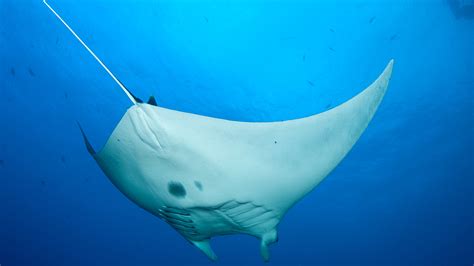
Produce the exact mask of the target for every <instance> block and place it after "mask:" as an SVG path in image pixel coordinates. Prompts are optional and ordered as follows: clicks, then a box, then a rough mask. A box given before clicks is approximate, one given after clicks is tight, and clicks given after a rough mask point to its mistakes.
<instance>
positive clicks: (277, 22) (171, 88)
mask: <svg viewBox="0 0 474 266" xmlns="http://www.w3.org/2000/svg"><path fill="white" fill-rule="evenodd" d="M453 1H454V0H446V1H445V0H411V1H408V0H405V1H401V0H400V1H395V0H385V1H375V0H372V1H362V0H354V1H349V0H345V1H343V0H337V1H316V0H313V1H310V0H308V1H301V0H300V1H293V0H273V1H271V0H241V1H238V0H227V1H224V0H218V1H210V0H208V1H198V0H195V1H191V0H188V1H171V0H168V1H164V0H161V1H151V0H148V1H146V0H141V1H131V0H128V1H125V0H115V1H112V0H108V1H107V0H82V1H72V0H50V4H51V5H52V6H53V7H54V8H56V10H57V11H58V12H60V14H61V15H62V16H63V17H64V18H65V19H66V20H67V21H68V22H69V23H70V24H71V26H72V27H73V28H74V29H76V31H77V32H78V33H79V34H80V35H81V36H82V37H83V38H84V40H85V41H86V42H87V43H88V44H89V45H90V46H91V48H92V49H93V50H94V51H95V52H96V53H97V54H98V55H99V56H100V57H101V58H102V59H103V61H104V62H105V63H106V64H107V65H108V66H109V67H110V68H111V69H112V71H113V72H114V73H115V74H116V75H117V76H118V77H119V78H120V79H121V80H122V82H123V83H125V84H126V86H127V87H128V88H129V89H131V90H132V91H133V92H134V94H136V95H137V96H139V97H142V98H145V99H146V98H148V96H150V95H155V96H156V97H157V102H158V105H160V106H162V107H166V108H170V109H175V110H180V111H186V112H191V113H197V114H202V115H208V116H214V117H220V118H226V119H232V120H242V121H276V120H285V119H293V118H300V117H304V116H308V115H311V114H315V113H319V112H322V111H324V110H326V109H328V108H332V107H334V106H337V105H338V104H340V103H342V102H344V101H346V100H348V99H349V98H351V97H352V96H354V95H355V94H357V93H358V92H360V91H361V90H363V89H364V88H365V87H366V86H367V85H368V84H370V83H371V82H372V81H373V80H374V79H375V78H376V77H377V75H378V74H379V73H380V72H381V71H382V69H383V67H384V66H385V65H386V63H387V62H388V61H389V59H391V58H394V59H395V60H396V63H395V68H394V72H393V77H392V81H391V84H390V87H389V91H388V93H387V95H386V97H385V99H384V101H383V103H382V104H381V106H380V109H379V111H378V113H377V114H376V116H375V118H374V120H373V121H372V122H371V124H370V125H369V127H368V128H367V131H366V132H365V133H364V134H363V136H362V137H361V139H360V140H359V142H358V143H357V144H356V145H355V147H354V149H353V150H352V151H351V152H350V153H349V155H348V156H347V157H346V158H345V159H344V161H343V162H342V163H341V164H340V165H339V166H338V167H337V168H336V169H335V170H334V171H333V172H332V173H331V174H330V175H329V176H328V177H327V179H326V180H325V181H324V182H323V183H322V184H321V185H320V186H318V187H317V188H316V189H315V190H314V191H313V192H312V193H311V194H309V195H308V196H307V197H305V198H304V199H303V200H302V201H301V202H299V203H298V204H296V206H295V207H294V208H292V209H291V210H290V211H289V212H288V214H287V215H286V217H285V218H284V219H283V220H282V222H281V224H280V225H279V239H280V241H279V242H278V243H277V244H275V245H273V246H271V253H272V254H271V261H270V263H269V265H273V264H275V265H279V264H285V265H305V264H307V265H327V264H357V265H367V264H377V265H379V264H391V265H408V264H410V265H472V264H473V263H474V230H473V229H474V196H473V191H474V166H473V165H474V156H473V153H474V103H473V101H474V98H473V91H474V20H473V19H472V16H467V15H466V16H462V15H459V14H460V13H459V12H453V11H455V9H453V6H452V3H453ZM449 2H451V5H450V4H449ZM464 2H466V3H467V2H469V1H464ZM471 3H472V1H471ZM471 15H472V14H471ZM0 106H1V107H0V108H1V109H0V110H1V112H0V264H1V265H2V266H10V265H175V264H176V265H190V264H203V265H206V264H212V263H211V262H209V261H208V259H207V258H206V257H205V256H204V255H203V254H201V253H200V252H199V251H198V250H197V249H196V248H194V247H192V246H191V245H190V244H189V243H188V242H187V241H185V240H184V239H183V238H182V237H181V236H180V235H179V234H178V233H177V232H175V231H174V230H173V229H171V228H170V227H169V225H167V224H165V223H164V222H162V221H161V220H159V219H157V218H156V217H154V216H152V215H151V214H149V213H147V212H145V211H144V210H142V209H140V208H139V207H137V206H136V205H135V204H133V203H132V202H131V201H129V200H128V199H127V198H125V197H124V196H123V195H122V194H121V193H120V192H119V191H118V190H117V189H116V188H115V187H114V186H113V185H112V184H111V183H110V181H109V180H108V179H107V178H106V177H105V175H104V174H103V173H102V172H101V170H100V169H99V167H98V166H97V165H96V163H95V162H94V161H93V159H92V158H91V156H90V155H89V154H88V153H87V150H86V148H85V146H84V143H83V141H82V138H81V135H80V132H79V130H78V128H77V126H76V121H79V122H80V123H81V124H82V125H83V126H84V128H85V130H86V131H87V132H88V135H89V137H90V139H91V142H92V144H93V145H94V146H95V147H96V149H98V148H100V147H101V146H102V145H103V144H104V142H105V140H106V139H107V137H108V136H109V134H110V133H111V131H112V130H113V128H114V127H115V126H116V124H117V123H118V121H119V120H120V118H121V116H122V115H123V114H124V112H125V110H126V109H127V108H128V107H130V102H129V100H128V99H127V97H126V96H125V95H124V94H123V92H122V91H120V88H119V87H118V86H117V85H116V84H115V83H114V82H113V81H112V80H111V78H110V77H109V76H108V75H107V74H106V73H105V71H104V70H103V69H101V68H100V66H99V65H98V64H97V62H95V61H94V59H93V58H92V57H91V56H90V55H89V54H88V53H87V52H86V50H85V49H84V48H83V47H82V46H80V44H79V43H78V42H77V40H76V39H74V38H73V37H72V35H71V34H70V33H69V32H68V31H67V30H66V29H65V28H64V26H63V25H62V24H60V22H59V21H58V20H57V19H56V18H55V17H54V16H53V15H52V13H51V12H50V11H49V10H48V9H47V8H46V7H45V6H44V5H43V4H42V2H41V1H40V0H0ZM295 182H296V181H295ZM282 196H284V195H282ZM212 244H213V247H214V250H215V252H216V253H217V255H218V256H219V261H218V262H217V264H218V265H227V264H235V265H262V260H261V258H260V255H259V242H258V240H257V239H255V238H253V237H250V236H245V235H234V236H225V237H217V238H214V239H213V240H212ZM217 264H215V265H217Z"/></svg>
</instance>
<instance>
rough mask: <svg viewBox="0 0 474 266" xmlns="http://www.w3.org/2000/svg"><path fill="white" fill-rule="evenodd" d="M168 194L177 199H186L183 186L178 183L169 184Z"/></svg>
mask: <svg viewBox="0 0 474 266" xmlns="http://www.w3.org/2000/svg"><path fill="white" fill-rule="evenodd" d="M168 192H169V193H170V194H171V195H173V196H175V197H177V198H184V197H186V189H184V187H183V185H182V184H181V183H180V182H169V183H168Z"/></svg>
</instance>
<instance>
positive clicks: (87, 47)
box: [43, 0, 137, 104]
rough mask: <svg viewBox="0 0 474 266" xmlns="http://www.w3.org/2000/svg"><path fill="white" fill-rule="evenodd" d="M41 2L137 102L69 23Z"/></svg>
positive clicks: (134, 101) (133, 100)
mask: <svg viewBox="0 0 474 266" xmlns="http://www.w3.org/2000/svg"><path fill="white" fill-rule="evenodd" d="M43 3H44V4H45V5H46V6H47V7H48V8H49V9H50V10H51V11H52V12H53V13H54V15H56V17H58V19H59V20H60V21H61V22H62V23H63V24H64V26H66V28H67V29H68V30H69V31H70V32H71V33H72V34H73V35H74V37H76V39H77V40H79V42H80V43H81V44H82V45H83V46H84V47H85V48H86V49H87V51H89V53H90V54H91V55H92V56H93V57H94V58H95V60H97V62H99V64H100V65H101V66H102V67H103V68H104V69H105V71H107V73H109V75H110V76H111V77H112V78H113V79H114V80H115V82H117V84H118V85H119V86H120V88H122V90H123V91H124V92H125V94H127V96H128V98H129V99H130V101H132V103H133V104H137V101H136V100H135V98H134V97H133V96H132V95H131V94H130V92H129V91H128V90H127V89H126V88H125V87H124V86H123V85H122V83H121V82H120V81H119V80H118V79H117V78H116V77H115V75H114V74H113V73H112V72H111V71H110V70H109V69H108V68H107V66H106V65H105V64H104V63H102V61H101V60H100V59H99V57H97V55H95V53H94V52H93V51H92V50H91V49H90V48H89V46H87V44H85V43H84V41H82V39H81V37H79V36H78V35H77V34H76V32H74V30H73V29H71V27H69V25H68V24H67V23H66V22H65V21H64V20H63V19H62V18H61V16H60V15H59V14H58V13H56V11H54V9H53V8H52V7H51V6H50V5H49V4H48V3H46V0H43Z"/></svg>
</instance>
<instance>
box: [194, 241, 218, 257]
mask: <svg viewBox="0 0 474 266" xmlns="http://www.w3.org/2000/svg"><path fill="white" fill-rule="evenodd" d="M190 241H191V243H193V245H194V246H196V247H197V248H198V249H199V250H201V251H202V252H203V253H204V254H206V256H207V257H208V258H209V259H210V260H212V261H216V260H217V255H216V254H215V253H214V251H213V250H212V247H211V244H210V243H209V239H204V240H201V241H193V240H190Z"/></svg>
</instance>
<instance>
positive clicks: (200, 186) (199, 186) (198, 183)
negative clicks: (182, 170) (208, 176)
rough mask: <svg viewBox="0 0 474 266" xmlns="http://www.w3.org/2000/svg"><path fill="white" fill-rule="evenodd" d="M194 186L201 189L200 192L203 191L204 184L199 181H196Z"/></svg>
mask: <svg viewBox="0 0 474 266" xmlns="http://www.w3.org/2000/svg"><path fill="white" fill-rule="evenodd" d="M194 185H195V186H196V187H197V188H198V189H199V191H202V184H201V182H199V181H194Z"/></svg>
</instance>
